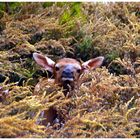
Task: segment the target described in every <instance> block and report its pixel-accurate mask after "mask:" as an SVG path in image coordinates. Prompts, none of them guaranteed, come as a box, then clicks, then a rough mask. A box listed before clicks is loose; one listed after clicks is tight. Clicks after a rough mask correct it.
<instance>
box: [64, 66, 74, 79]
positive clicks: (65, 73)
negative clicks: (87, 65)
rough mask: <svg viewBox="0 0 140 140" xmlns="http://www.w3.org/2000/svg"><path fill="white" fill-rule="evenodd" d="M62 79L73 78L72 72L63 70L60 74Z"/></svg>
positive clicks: (67, 69)
mask: <svg viewBox="0 0 140 140" xmlns="http://www.w3.org/2000/svg"><path fill="white" fill-rule="evenodd" d="M62 77H63V78H73V71H71V69H69V68H65V69H64V70H63V72H62Z"/></svg>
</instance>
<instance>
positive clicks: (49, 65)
mask: <svg viewBox="0 0 140 140" xmlns="http://www.w3.org/2000/svg"><path fill="white" fill-rule="evenodd" d="M33 58H34V60H35V61H36V63H37V64H38V65H40V66H41V67H42V68H44V69H45V70H48V71H50V72H53V68H54V64H55V62H54V61H53V60H51V59H50V58H48V57H45V56H43V55H41V54H38V53H33Z"/></svg>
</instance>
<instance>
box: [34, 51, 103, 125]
mask: <svg viewBox="0 0 140 140" xmlns="http://www.w3.org/2000/svg"><path fill="white" fill-rule="evenodd" d="M33 58H34V60H35V62H36V63H37V64H38V65H39V66H40V67H42V68H43V69H45V70H47V71H49V72H51V73H52V74H53V75H54V79H43V80H41V81H40V82H39V83H38V84H37V85H36V86H35V89H34V93H35V94H36V93H37V92H39V90H40V89H42V88H43V86H46V85H45V83H48V82H50V83H51V84H52V85H55V84H57V85H58V86H60V87H62V88H63V89H64V96H67V97H71V96H72V95H73V94H70V93H73V92H72V91H74V89H75V88H77V87H79V85H80V84H81V81H80V76H81V75H82V74H83V73H84V72H88V71H89V70H94V69H96V68H97V67H100V66H101V65H102V63H103V60H104V57H103V56H99V57H96V58H92V59H89V60H88V61H86V62H83V63H81V62H79V61H78V60H76V59H73V58H61V59H59V60H57V61H56V62H54V61H53V60H52V59H50V58H49V57H47V56H45V55H42V54H40V53H36V52H34V53H33ZM44 80H47V82H45V81H44ZM52 112H53V113H52ZM43 116H44V117H45V118H46V120H45V121H44V122H43V123H42V124H45V125H46V124H47V123H48V122H50V123H52V122H53V121H54V119H52V118H55V116H56V111H55V109H54V108H51V109H50V110H45V111H44V112H43Z"/></svg>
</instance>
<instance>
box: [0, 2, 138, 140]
mask: <svg viewBox="0 0 140 140" xmlns="http://www.w3.org/2000/svg"><path fill="white" fill-rule="evenodd" d="M48 5H49V4H48ZM19 9H20V10H19ZM19 9H18V10H17V11H14V12H13V13H12V14H7V13H6V12H4V11H1V13H2V14H1V13H0V14H1V16H0V18H1V21H0V23H1V25H0V137H2V138H3V137H24V138H25V137H28V138H29V137H31V138H32V137H34V138H35V137H37V138H40V137H41V138H49V137H53V138H55V137H59V138H64V137H72V138H81V137H82V138H83V137H84V138H85V137H88V138H89V137H90V138H92V137H94V138H102V137H104V138H138V137H140V98H139V97H140V24H139V22H140V7H139V3H107V4H103V3H51V4H50V5H49V6H47V7H46V6H45V3H24V4H21V5H20V8H19ZM33 9H36V12H35V13H34V10H33ZM37 51H38V52H41V53H44V54H47V56H49V57H50V58H52V59H53V60H57V59H59V58H62V57H72V58H76V59H78V60H79V61H85V60H88V59H89V58H92V57H96V56H99V55H102V56H104V57H105V61H104V65H103V67H102V68H98V69H96V70H95V71H91V72H90V73H88V74H85V75H83V78H84V79H85V80H84V83H82V85H81V86H80V89H79V90H75V94H74V95H73V97H71V98H67V97H65V96H64V94H63V89H62V88H61V87H58V86H57V85H55V86H54V85H51V84H49V83H48V86H47V87H44V89H42V90H41V91H40V92H39V93H38V94H37V95H34V94H33V90H34V86H35V85H36V84H37V82H38V80H39V79H40V78H42V77H52V75H50V73H47V72H46V71H44V70H41V69H40V68H39V67H38V66H37V65H35V62H34V61H33V59H32V53H33V52H37ZM52 108H53V112H54V113H53V114H55V116H54V122H53V124H51V125H49V124H48V125H46V126H44V125H42V124H40V120H41V119H43V118H42V117H41V112H42V111H43V110H49V109H52Z"/></svg>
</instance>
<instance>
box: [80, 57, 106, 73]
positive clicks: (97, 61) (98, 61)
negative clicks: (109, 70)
mask: <svg viewBox="0 0 140 140" xmlns="http://www.w3.org/2000/svg"><path fill="white" fill-rule="evenodd" d="M103 60H104V57H103V56H99V57H96V58H94V59H90V60H88V61H86V62H84V63H83V64H82V67H83V69H85V70H87V69H95V68H97V67H100V66H101V65H102V63H103Z"/></svg>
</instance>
